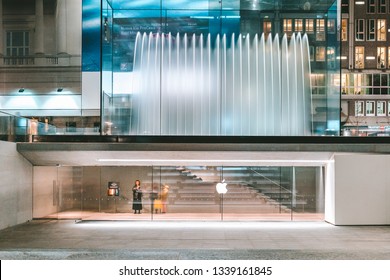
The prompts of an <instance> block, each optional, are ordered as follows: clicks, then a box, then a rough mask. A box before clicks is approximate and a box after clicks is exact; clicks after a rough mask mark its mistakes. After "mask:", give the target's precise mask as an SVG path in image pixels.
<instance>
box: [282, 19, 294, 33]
mask: <svg viewBox="0 0 390 280" xmlns="http://www.w3.org/2000/svg"><path fill="white" fill-rule="evenodd" d="M283 31H284V33H286V34H289V35H290V34H291V33H292V19H284V20H283Z"/></svg>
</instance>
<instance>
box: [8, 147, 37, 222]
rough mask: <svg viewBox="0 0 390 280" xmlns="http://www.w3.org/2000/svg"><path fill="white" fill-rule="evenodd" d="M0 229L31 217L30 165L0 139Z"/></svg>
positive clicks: (14, 148)
mask: <svg viewBox="0 0 390 280" xmlns="http://www.w3.org/2000/svg"><path fill="white" fill-rule="evenodd" d="M0 166H1V168H0V178H1V180H0V229H3V228H6V227H10V226H14V225H17V224H21V223H24V222H26V221H28V220H31V219H32V165H31V164H30V163H29V162H28V161H27V160H26V159H24V158H23V157H22V156H21V155H20V154H19V153H18V152H17V151H16V144H15V143H10V142H3V141H0Z"/></svg>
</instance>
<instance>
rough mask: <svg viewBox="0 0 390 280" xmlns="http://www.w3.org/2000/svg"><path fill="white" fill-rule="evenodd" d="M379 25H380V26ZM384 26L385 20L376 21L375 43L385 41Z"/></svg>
mask: <svg viewBox="0 0 390 280" xmlns="http://www.w3.org/2000/svg"><path fill="white" fill-rule="evenodd" d="M380 23H381V24H380ZM386 25H387V21H386V19H378V20H377V24H376V31H377V41H380V42H383V41H386V37H387V36H386V31H387V30H386Z"/></svg>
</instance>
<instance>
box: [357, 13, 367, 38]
mask: <svg viewBox="0 0 390 280" xmlns="http://www.w3.org/2000/svg"><path fill="white" fill-rule="evenodd" d="M365 25H366V24H365V20H364V19H361V18H359V19H356V20H355V41H357V42H361V41H364V35H365V32H364V31H365Z"/></svg>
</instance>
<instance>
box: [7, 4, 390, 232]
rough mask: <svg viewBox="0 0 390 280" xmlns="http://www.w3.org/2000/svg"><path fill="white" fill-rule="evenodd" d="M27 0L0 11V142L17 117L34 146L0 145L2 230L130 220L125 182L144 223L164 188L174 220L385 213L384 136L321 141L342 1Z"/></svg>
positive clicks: (333, 111) (330, 130) (375, 217)
mask: <svg viewBox="0 0 390 280" xmlns="http://www.w3.org/2000/svg"><path fill="white" fill-rule="evenodd" d="M33 2H34V5H32V3H31V1H24V0H18V1H8V0H3V1H2V6H1V7H2V9H3V11H2V15H3V20H2V30H3V40H2V42H3V49H4V51H3V62H2V63H3V65H2V68H1V71H2V81H1V83H2V84H1V87H2V96H1V98H2V99H1V103H0V105H1V108H2V109H3V110H4V111H6V113H13V114H16V115H19V116H17V117H12V116H10V115H2V118H1V120H2V123H1V124H2V127H6V125H4V124H8V125H9V124H11V127H12V129H10V128H9V127H6V129H5V130H4V129H3V128H2V132H6V135H7V137H6V139H2V140H10V141H11V142H12V141H15V140H16V141H17V142H19V141H18V139H13V138H12V137H8V136H9V135H8V134H7V133H9V132H11V134H12V133H14V132H15V131H17V129H23V128H22V127H23V125H24V126H25V128H26V130H25V131H24V132H25V133H26V134H29V135H31V136H32V137H31V138H29V140H31V142H33V143H11V142H0V153H1V154H2V155H3V157H1V158H0V161H1V163H2V164H1V165H2V166H5V168H3V169H2V170H0V172H1V173H0V174H1V176H2V177H4V178H5V179H4V180H2V182H0V190H1V191H2V194H4V195H2V196H0V199H1V200H2V201H1V202H2V203H1V205H7V207H5V208H2V209H0V211H1V212H0V214H1V217H5V219H1V222H2V224H0V227H7V226H9V225H14V224H17V223H21V222H23V221H26V220H29V219H32V218H67V217H68V218H69V217H71V218H74V219H90V218H91V217H96V215H102V214H104V215H111V216H110V217H112V219H120V218H121V217H123V216H125V217H126V218H128V216H129V213H130V212H132V211H131V205H132V189H131V187H132V185H133V182H134V181H135V180H136V179H139V180H141V182H142V187H143V190H144V197H143V203H144V205H143V214H144V215H141V216H139V215H138V216H137V217H140V218H139V219H141V220H159V219H161V220H163V219H164V217H163V216H162V215H160V216H159V213H156V212H155V210H156V209H155V208H154V206H155V205H154V200H155V199H156V198H159V194H160V195H161V189H162V186H164V185H169V186H170V194H169V199H168V209H169V212H170V213H169V214H173V215H176V216H174V217H173V218H178V217H179V218H181V219H189V218H190V217H201V219H206V220H219V219H221V218H224V219H227V220H229V219H230V220H237V219H238V220H240V219H255V220H259V221H260V220H267V219H275V220H284V221H287V220H288V221H291V220H293V221H294V220H301V219H305V217H306V219H308V218H307V217H309V219H310V220H325V221H327V222H330V223H332V224H337V225H341V224H389V223H390V221H389V218H388V217H390V215H389V213H390V212H389V210H390V209H389V206H388V203H387V201H388V199H389V192H388V191H387V190H388V189H389V187H390V186H389V182H390V180H389V178H388V176H389V174H388V172H387V170H386V166H388V161H389V158H388V156H387V154H388V153H389V152H390V148H389V145H388V143H385V140H383V139H386V138H378V139H382V140H376V141H378V143H379V141H382V142H381V143H379V144H378V143H377V142H375V141H373V142H369V140H370V139H369V140H360V139H359V138H357V139H356V138H351V139H352V140H350V139H348V137H333V136H338V135H339V133H340V116H341V113H342V112H340V107H341V106H340V104H341V102H344V101H345V100H344V99H341V98H340V86H341V85H342V82H343V79H342V78H340V62H341V63H344V62H345V59H344V58H343V55H341V54H340V53H339V52H340V51H343V50H344V48H343V47H342V46H341V48H340V42H344V41H340V40H339V38H344V37H340V36H342V35H343V34H344V33H343V32H341V31H344V29H341V26H342V22H344V21H341V18H342V17H341V11H342V10H341V9H340V7H341V2H337V1H325V0H324V1H246V0H242V1H236V0H234V1H233V0H226V1H214V0H210V1H174V0H171V1H148V2H146V1H145V2H144V1H120V0H110V1H98V0H90V1H79V0H62V1H61V0H57V1H55V0H53V1H41V0H37V1H33ZM356 3H357V2H356ZM375 3H376V4H377V2H375ZM16 4H18V7H19V6H24V5H25V8H24V9H22V13H20V10H17V9H16ZM82 4H84V5H82ZM344 4H345V3H344ZM343 7H344V10H345V6H343ZM375 7H377V6H375ZM348 8H350V6H348ZM348 12H350V10H348ZM81 15H82V17H81ZM81 18H82V19H83V21H82V22H83V23H82V24H81ZM26 19H27V20H26ZM343 19H344V18H343ZM378 21H379V19H378V20H377V21H375V26H378ZM12 22H14V25H12ZM42 22H43V23H42ZM64 22H66V24H65V26H66V28H65V29H66V30H65V29H64V28H63V26H64V25H63V24H64ZM359 22H360V21H359ZM379 22H380V23H382V22H381V21H379ZM42 25H43V26H44V28H43V30H44V31H45V32H43V33H42V32H40V31H41V30H42ZM81 26H83V33H82V38H81V30H82V29H81ZM348 26H349V25H348ZM379 26H382V25H379ZM359 30H360V29H359ZM364 30H365V29H364ZM380 30H381V29H380ZM301 32H302V33H301ZM378 32H379V31H378ZM303 33H305V34H306V35H302V34H303ZM348 34H350V33H348ZM359 34H360V33H359ZM381 34H382V33H380V36H382V35H381ZM375 36H376V37H375V38H377V36H378V34H377V33H375ZM74 37H75V38H74ZM363 38H364V37H363ZM81 39H82V49H81V47H80V45H81ZM42 42H45V43H44V44H42ZM344 43H345V42H344ZM183 46H184V47H183ZM366 47H367V48H368V46H366ZM378 48H379V47H377V49H376V50H378ZM380 50H382V49H380ZM153 51H154V52H153ZM80 54H82V57H81V58H82V59H81V60H80ZM140 54H141V55H140ZM379 54H380V55H381V57H382V54H381V53H379ZM339 58H340V59H339ZM365 60H367V58H365ZM53 61H54V62H53ZM57 61H58V62H57ZM298 61H300V63H297V62H298ZM354 61H355V60H354ZM359 61H361V60H359ZM253 62H255V63H253ZM364 62H365V61H364ZM382 62H383V61H380V63H379V66H380V67H382ZM48 63H54V65H52V64H50V65H48ZM353 65H355V64H353ZM356 65H359V67H361V66H360V64H356ZM356 65H355V66H356ZM152 66H153V67H154V68H152ZM156 66H157V67H156ZM188 66H190V67H188ZM376 66H378V64H376ZM213 67H214V68H213ZM190 68H194V69H195V71H194V72H195V74H194V73H192V74H193V75H189V73H190ZM307 68H310V71H307V70H308V69H307ZM151 69H153V71H151ZM221 69H223V70H221ZM348 71H349V70H348ZM375 71H378V69H375ZM379 71H381V73H383V72H382V71H383V69H382V68H380V69H379ZM37 73H40V75H37ZM199 73H201V74H199ZM225 73H226V74H225ZM362 73H363V72H362ZM13 74H15V75H13ZM343 75H344V74H343ZM351 75H352V74H351ZM373 75H374V74H373ZM42 76H45V77H46V78H45V79H43V77H42ZM188 76H190V78H189V77H188ZM199 77H200V78H199ZM343 77H344V76H343ZM346 79H347V78H346ZM253 81H255V82H253ZM298 81H299V82H298ZM308 84H310V86H311V87H309V89H310V88H311V89H312V92H309V95H304V94H302V93H303V92H305V89H306V85H308ZM140 85H141V86H140ZM263 85H267V86H263ZM34 86H35V87H34ZM261 87H263V88H262V89H260V88H261ZM253 88H256V91H255V94H253V91H252V90H253ZM189 89H190V90H189ZM205 89H206V90H205ZM279 89H282V90H279ZM152 93H154V94H155V95H152ZM286 93H288V94H286ZM141 95H142V96H141ZM189 96H190V97H191V98H190V99H184V102H182V101H183V100H182V99H181V98H187V97H189ZM253 96H255V98H252V97H253ZM345 96H348V95H345ZM307 97H309V100H310V102H308V103H306V101H307V99H306V98H307ZM343 98H344V97H343ZM29 100H30V101H29ZM11 101H12V102H14V103H12V102H11ZM28 101H29V102H33V103H28ZM259 101H261V102H259ZM181 102H182V103H181ZM309 103H310V107H309V110H307V107H306V106H304V105H303V104H309ZM32 104H34V105H32ZM183 104H184V105H183ZM199 104H200V105H201V106H197V105H199ZM34 106H35V107H34ZM343 106H344V105H343ZM385 106H387V105H385ZM290 109H291V112H290ZM287 112H288V113H289V114H285V113H287ZM302 112H307V113H308V114H307V115H306V114H301V113H302ZM343 112H344V109H343ZM290 113H291V114H290ZM23 116H24V117H28V118H22V117H23ZM183 116H184V117H183ZM188 116H191V118H188V119H186V117H188ZM40 118H42V119H40ZM46 119H47V122H46ZM308 119H310V122H309V127H310V129H309V133H308V134H306V130H305V128H306V127H305V126H304V125H302V123H304V124H306V121H307V120H308ZM9 120H11V121H9ZM32 120H34V121H32ZM156 120H157V121H156ZM282 120H285V121H282ZM341 120H342V119H341ZM40 121H42V122H40ZM300 121H302V123H301V125H298V124H297V123H298V122H300ZM215 123H217V125H215ZM253 123H254V124H255V125H254V126H253V125H252V124H253ZM277 125H279V126H280V130H277V129H275V127H276V126H277ZM155 126H156V127H155ZM292 127H294V129H293V130H290V129H291V128H292ZM282 128H287V130H285V131H287V132H286V133H282V132H281V131H283V130H282ZM99 129H100V131H99ZM153 129H155V130H153ZM180 129H182V130H180ZM213 129H215V130H213ZM291 131H293V132H294V133H290V132H291ZM86 134H95V135H86ZM326 135H332V137H326ZM270 136H271V137H270ZM320 136H321V137H320ZM365 139H366V138H365ZM348 141H351V142H348ZM355 144H358V145H355ZM381 144H384V145H381ZM355 153H359V155H356V154H355ZM378 164H379V166H380V168H377V166H378ZM351 166H352V167H353V168H352V169H349V168H350V167H351ZM374 173H375V176H372V174H374ZM10 174H17V176H16V177H17V178H16V177H15V176H10ZM224 180H225V182H226V183H227V185H228V187H227V188H228V193H227V194H224V195H223V196H221V195H220V194H219V193H217V190H216V185H218V184H219V183H223V181H224ZM10 185H12V186H14V187H13V188H10V187H9V186H10ZM21 193H23V195H21ZM367 193H369V194H370V196H369V197H368V196H367V195H366V194H367ZM362 203H365V205H369V208H370V211H367V209H363V208H362V207H361V205H362Z"/></svg>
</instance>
